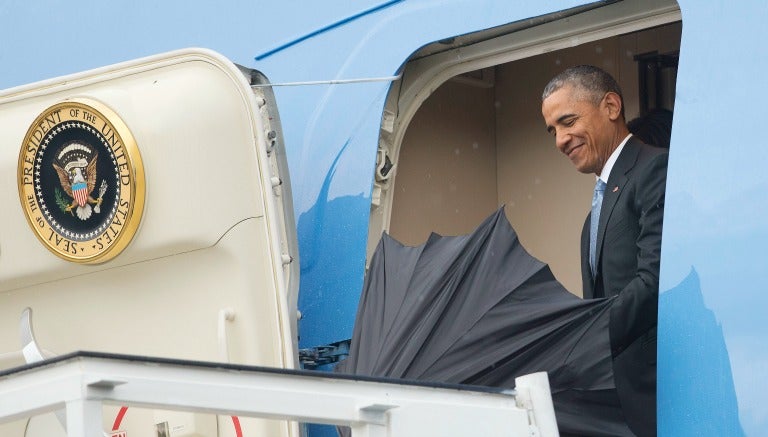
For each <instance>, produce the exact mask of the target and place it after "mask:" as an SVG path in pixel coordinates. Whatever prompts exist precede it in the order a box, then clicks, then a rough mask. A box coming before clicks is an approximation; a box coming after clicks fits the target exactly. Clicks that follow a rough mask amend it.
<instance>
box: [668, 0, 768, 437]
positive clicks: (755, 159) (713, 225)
mask: <svg viewBox="0 0 768 437" xmlns="http://www.w3.org/2000/svg"><path fill="white" fill-rule="evenodd" d="M680 7H681V10H682V13H683V35H682V43H681V50H680V54H681V56H680V66H679V71H678V80H677V97H676V102H675V120H674V126H673V130H672V145H671V150H670V164H669V175H668V181H667V203H666V209H665V218H664V239H663V248H662V266H661V290H668V291H665V292H663V293H662V295H661V297H660V305H659V320H660V322H659V325H660V326H659V328H660V329H659V377H658V384H659V410H658V414H659V431H660V435H669V436H678V435H723V436H727V435H734V436H738V435H742V430H743V432H744V433H746V434H747V435H767V434H768V404H766V402H764V398H765V393H766V392H768V378H766V369H768V340H767V339H766V332H768V318H766V317H765V312H766V308H768V293H766V286H765V278H766V266H768V260H767V259H766V255H765V247H766V246H768V226H766V224H767V223H768V222H767V221H766V216H767V214H768V194H766V193H768V171H766V169H768V148H766V147H765V146H764V144H762V143H763V141H762V140H761V138H760V137H761V128H762V120H761V118H762V117H761V114H762V113H763V112H764V110H763V106H764V102H765V101H766V98H768V89H767V88H766V87H765V86H763V85H762V84H761V83H762V81H763V77H764V76H765V71H766V69H767V68H768V47H766V45H765V40H766V35H765V34H766V22H768V4H766V3H765V2H757V1H751V2H742V3H739V4H738V5H736V4H734V3H731V2H725V1H718V2H707V5H706V6H704V5H702V4H701V2H696V1H691V0H681V1H680ZM710 334H711V335H710ZM729 370H730V371H729ZM731 387H732V389H731ZM713 430H717V432H712V431H713Z"/></svg>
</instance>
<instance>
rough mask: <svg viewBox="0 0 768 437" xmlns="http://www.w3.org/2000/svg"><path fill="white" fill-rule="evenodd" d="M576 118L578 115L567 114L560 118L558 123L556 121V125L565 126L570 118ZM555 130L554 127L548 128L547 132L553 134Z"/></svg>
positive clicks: (549, 126)
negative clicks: (564, 123) (565, 122)
mask: <svg viewBox="0 0 768 437" xmlns="http://www.w3.org/2000/svg"><path fill="white" fill-rule="evenodd" d="M572 117H576V114H565V115H561V116H560V117H558V119H557V121H555V124H563V122H564V121H566V120H567V119H569V118H572ZM554 130H555V127H554V126H552V125H548V126H547V132H549V133H552V132H553V131H554Z"/></svg>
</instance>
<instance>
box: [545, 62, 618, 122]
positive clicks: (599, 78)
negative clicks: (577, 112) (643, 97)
mask: <svg viewBox="0 0 768 437" xmlns="http://www.w3.org/2000/svg"><path fill="white" fill-rule="evenodd" d="M564 86H572V87H574V88H575V89H576V90H577V92H578V93H579V98H580V99H584V100H588V101H590V102H592V103H593V104H595V105H598V104H600V100H602V99H603V97H604V96H605V94H606V93H609V92H612V93H616V94H618V96H619V99H621V117H622V118H624V95H623V94H622V93H621V88H620V87H619V84H618V83H617V82H616V80H615V79H614V78H613V76H611V75H610V74H608V73H607V72H606V71H605V70H602V69H600V68H597V67H595V66H592V65H577V66H575V67H571V68H569V69H567V70H565V71H563V72H562V73H560V74H558V75H557V76H555V77H554V78H552V80H550V81H549V83H548V84H547V86H546V87H544V92H543V93H542V94H541V100H542V101H544V100H545V99H546V98H547V97H549V96H550V95H552V93H554V92H555V91H557V90H559V89H560V88H562V87H564Z"/></svg>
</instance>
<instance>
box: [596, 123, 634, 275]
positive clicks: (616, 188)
mask: <svg viewBox="0 0 768 437" xmlns="http://www.w3.org/2000/svg"><path fill="white" fill-rule="evenodd" d="M635 141H636V140H635V138H634V137H632V138H630V139H629V141H627V144H625V145H624V149H622V151H621V154H620V155H619V158H618V159H617V160H616V163H615V164H614V165H613V169H611V174H610V176H608V184H607V185H606V187H605V193H604V194H603V206H602V207H601V208H600V223H598V226H597V253H596V254H595V262H596V263H597V265H598V267H599V266H600V264H601V259H602V258H601V257H602V255H603V239H604V238H605V228H606V227H607V225H608V221H609V220H610V218H611V214H612V213H613V208H614V207H615V206H616V203H617V202H618V200H619V198H620V197H621V195H622V194H623V193H624V186H625V185H626V184H627V181H629V173H630V172H631V171H632V167H634V166H635V162H637V155H638V153H639V151H640V149H639V148H638V146H637V144H636V143H635Z"/></svg>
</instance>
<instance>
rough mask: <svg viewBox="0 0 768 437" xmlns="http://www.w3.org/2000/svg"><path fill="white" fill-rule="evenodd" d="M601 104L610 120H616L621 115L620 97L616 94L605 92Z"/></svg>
mask: <svg viewBox="0 0 768 437" xmlns="http://www.w3.org/2000/svg"><path fill="white" fill-rule="evenodd" d="M603 105H604V108H605V109H606V110H607V111H608V118H609V119H610V120H611V121H616V120H617V119H618V118H619V117H620V116H621V97H619V95H618V94H616V93H614V92H611V91H609V92H607V93H606V94H605V97H603Z"/></svg>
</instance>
